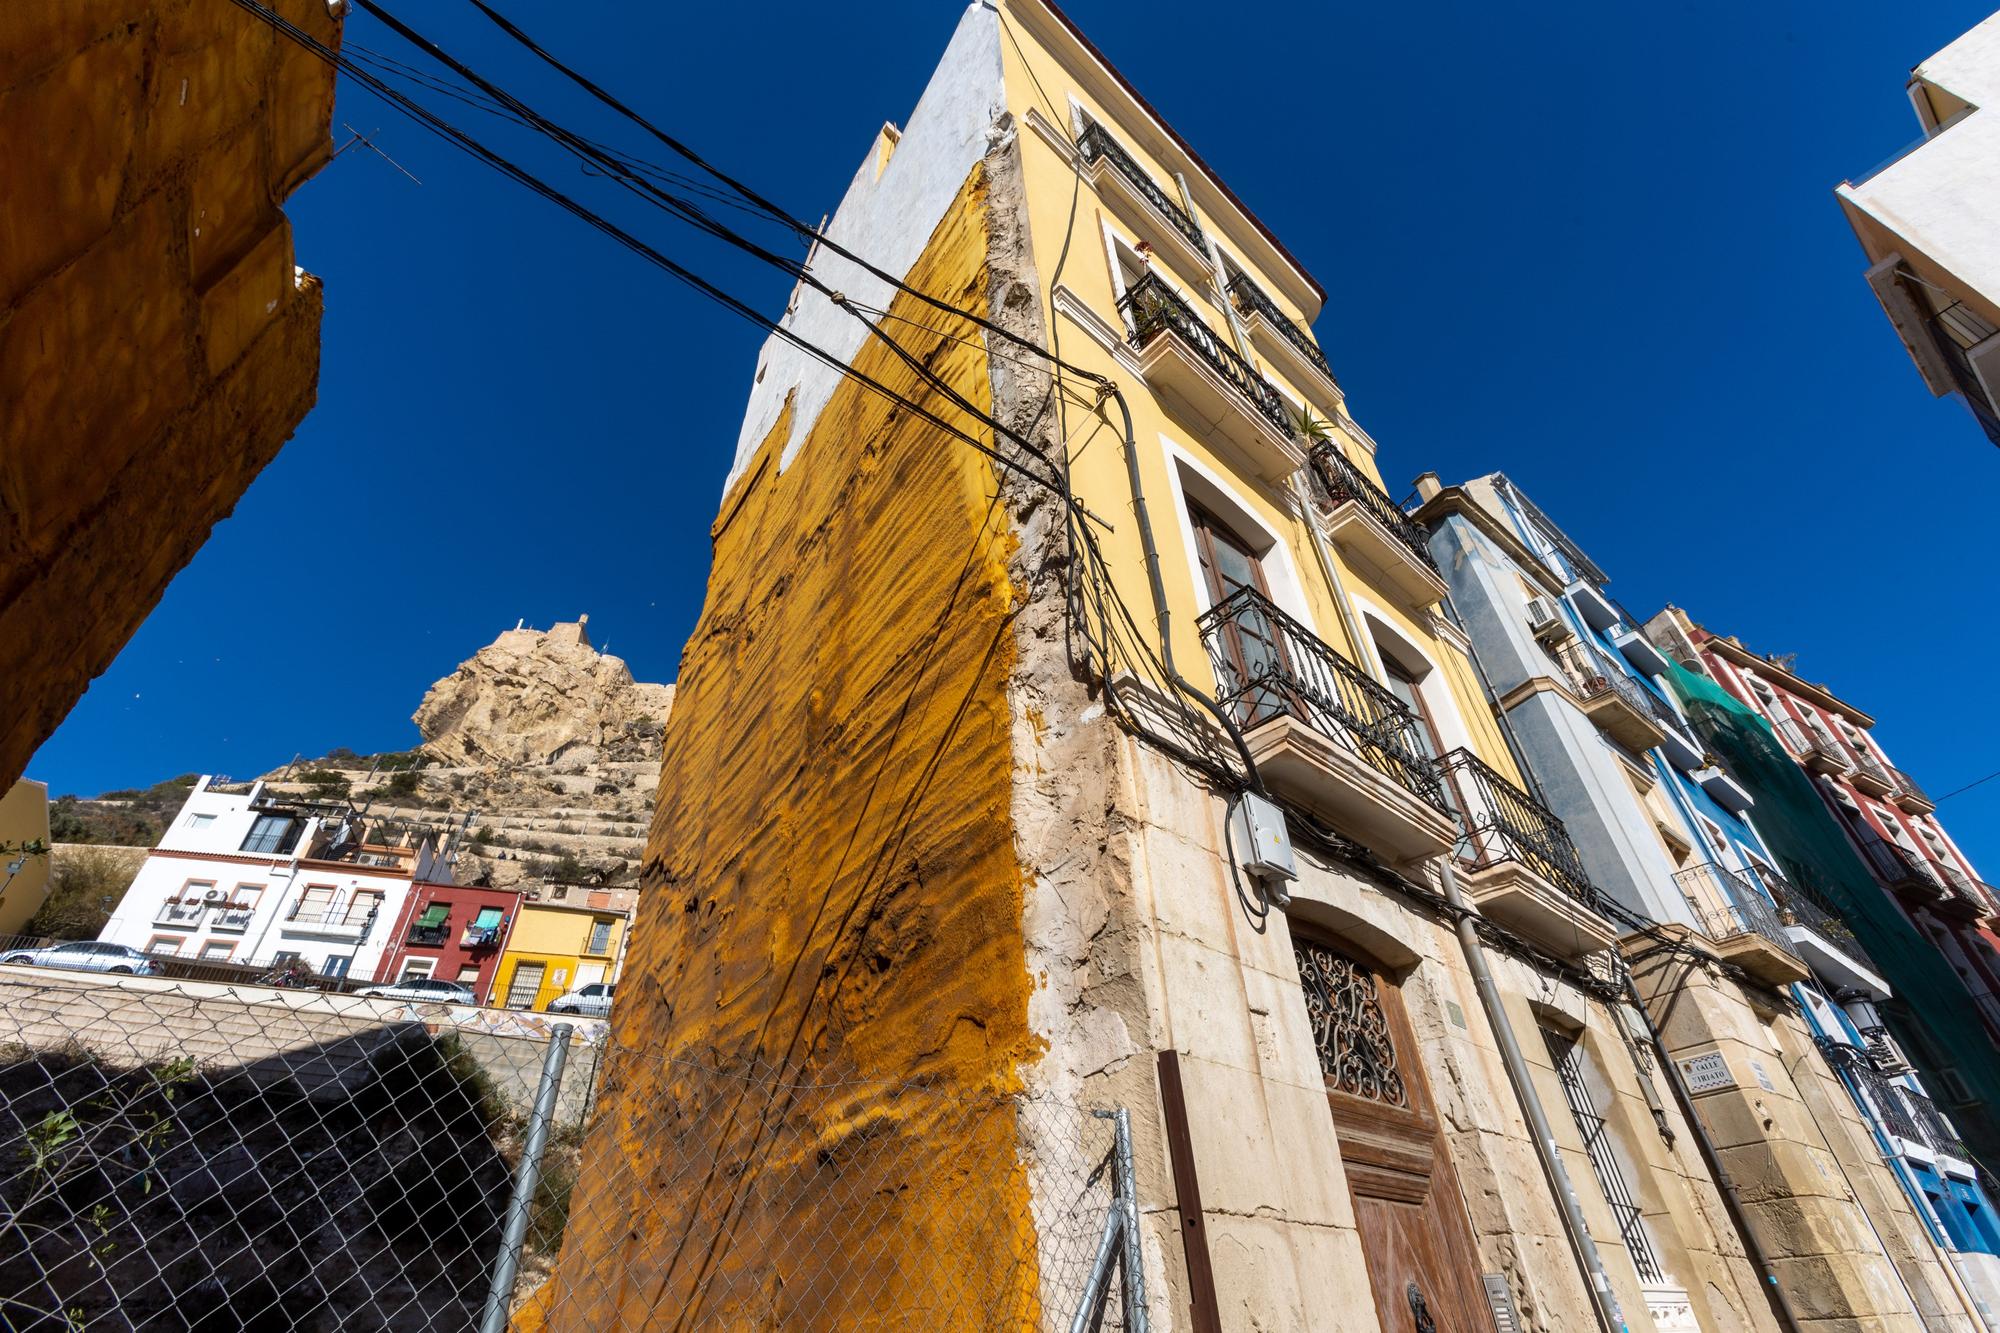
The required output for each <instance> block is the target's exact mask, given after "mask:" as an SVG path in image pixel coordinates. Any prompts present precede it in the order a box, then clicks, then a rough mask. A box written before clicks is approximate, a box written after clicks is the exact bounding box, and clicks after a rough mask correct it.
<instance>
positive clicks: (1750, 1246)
mask: <svg viewBox="0 0 2000 1333" xmlns="http://www.w3.org/2000/svg"><path fill="white" fill-rule="evenodd" d="M1619 970H1620V972H1621V973H1622V974H1623V976H1624V981H1625V993H1626V994H1627V995H1629V996H1631V997H1632V1007H1633V1008H1634V1009H1635V1010H1637V1011H1638V1014H1639V1019H1640V1021H1641V1022H1643V1023H1644V1024H1645V1025H1646V1035H1647V1036H1648V1037H1649V1038H1651V1039H1652V1043H1653V1051H1654V1055H1655V1058H1657V1059H1658V1060H1659V1062H1660V1066H1661V1068H1663V1069H1665V1070H1666V1071H1667V1083H1668V1085H1669V1086H1670V1087H1672V1088H1673V1090H1674V1098H1675V1100H1676V1101H1677V1102H1678V1103H1679V1104H1680V1108H1681V1118H1682V1119H1683V1120H1686V1121H1687V1123H1688V1129H1689V1130H1690V1131H1692V1132H1693V1134H1694V1141H1695V1146H1696V1147H1698V1148H1700V1149H1701V1159H1702V1164H1703V1165H1704V1166H1706V1167H1707V1168H1708V1174H1709V1176H1710V1178H1711V1179H1713V1180H1714V1181H1715V1188H1716V1191H1717V1192H1718V1193H1720V1194H1721V1195H1722V1206H1723V1207H1724V1208H1726V1209H1728V1211H1729V1220H1730V1221H1731V1222H1732V1223H1734V1224H1735V1227H1736V1234H1737V1235H1738V1236H1740V1237H1742V1238H1743V1249H1744V1252H1745V1253H1746V1254H1747V1255H1748V1256H1749V1259H1750V1262H1751V1263H1752V1264H1754V1265H1755V1266H1756V1268H1757V1269H1758V1271H1759V1272H1761V1273H1763V1275H1764V1280H1763V1281H1762V1282H1761V1283H1759V1284H1758V1285H1759V1286H1761V1287H1763V1289H1764V1296H1765V1298H1766V1299H1767V1300H1769V1301H1770V1303H1771V1313H1772V1314H1773V1315H1774V1316H1776V1318H1777V1320H1778V1323H1779V1325H1780V1326H1781V1327H1783V1328H1785V1329H1786V1330H1788V1333H1801V1330H1800V1326H1799V1319H1798V1315H1797V1314H1796V1313H1794V1312H1793V1310H1792V1301H1791V1298H1790V1297H1789V1296H1787V1295H1786V1294H1785V1289H1784V1288H1783V1287H1782V1286H1780V1285H1778V1275H1777V1272H1776V1271H1775V1270H1774V1269H1773V1268H1772V1267H1771V1261H1770V1258H1769V1257H1768V1255H1767V1254H1766V1252H1765V1250H1764V1246H1763V1243H1762V1242H1761V1241H1760V1240H1759V1239H1758V1238H1757V1232H1756V1229H1755V1228H1754V1227H1753V1226H1751V1224H1750V1215H1749V1214H1748V1213H1746V1212H1744V1211H1743V1200H1742V1198H1741V1197H1740V1196H1739V1195H1738V1194H1737V1193H1736V1183H1735V1182H1734V1181H1732V1180H1731V1179H1730V1178H1729V1172H1728V1171H1726V1170H1725V1169H1723V1165H1722V1156H1721V1154H1720V1153H1718V1152H1717V1151H1716V1148H1715V1140H1713V1139H1711V1138H1710V1137H1709V1136H1708V1127H1707V1126H1706V1125H1704V1124H1702V1122H1701V1117H1700V1116H1698V1115H1696V1114H1695V1110H1694V1094H1693V1093H1691V1092H1689V1091H1688V1087H1687V1084H1686V1083H1685V1082H1684V1081H1683V1080H1682V1078H1681V1069H1680V1066H1679V1065H1677V1064H1675V1063H1674V1060H1673V1057H1672V1056H1671V1055H1669V1054H1668V1053H1667V1043H1666V1041H1665V1040H1664V1039H1663V1038H1662V1037H1661V1036H1660V1030H1659V1029H1658V1028H1656V1027H1654V1026H1653V1016H1652V1015H1651V1014H1649V1013H1647V1012H1646V1004H1645V1001H1643V1000H1641V999H1640V998H1639V987H1638V984H1637V983H1636V982H1634V981H1633V980H1632V970H1631V969H1630V968H1629V967H1621V968H1620V969H1619Z"/></svg>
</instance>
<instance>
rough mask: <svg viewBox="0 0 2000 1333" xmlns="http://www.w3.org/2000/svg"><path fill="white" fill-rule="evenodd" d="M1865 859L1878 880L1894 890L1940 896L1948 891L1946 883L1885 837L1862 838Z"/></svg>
mask: <svg viewBox="0 0 2000 1333" xmlns="http://www.w3.org/2000/svg"><path fill="white" fill-rule="evenodd" d="M1861 859H1862V860H1864V861H1866V862H1867V863H1868V869H1869V870H1870V871H1871V872H1873V873H1874V875H1875V878H1877V879H1879V880H1881V881H1882V882H1883V883H1884V884H1886V885H1888V886H1889V887H1890V888H1892V889H1914V890H1916V891H1917V892H1919V893H1923V894H1928V895H1929V896H1931V897H1938V896H1940V895H1942V894H1943V893H1944V892H1945V887H1944V883H1943V881H1941V880H1940V879H1939V878H1938V877H1937V876H1936V875H1934V874H1932V873H1931V872H1930V870H1929V869H1927V868H1926V867H1925V866H1923V865H1922V864H1921V863H1919V861H1918V859H1917V858H1916V857H1914V856H1911V855H1910V854H1909V853H1908V852H1906V851H1904V850H1903V849H1902V848H1900V847H1898V846H1896V845H1895V844H1894V843H1891V842H1888V841H1885V840H1884V839H1882V838H1867V837H1864V838H1862V839H1861Z"/></svg>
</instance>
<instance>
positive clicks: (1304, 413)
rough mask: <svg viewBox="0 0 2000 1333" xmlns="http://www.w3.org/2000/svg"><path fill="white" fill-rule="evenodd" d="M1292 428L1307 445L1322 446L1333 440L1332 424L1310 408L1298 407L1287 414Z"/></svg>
mask: <svg viewBox="0 0 2000 1333" xmlns="http://www.w3.org/2000/svg"><path fill="white" fill-rule="evenodd" d="M1289 415H1290V417H1291V418H1292V428H1293V429H1294V430H1296V431H1297V432H1298V433H1299V438H1300V439H1302V440H1304V441H1305V442H1306V443H1307V444H1324V443H1325V442H1326V441H1328V440H1331V439H1332V438H1333V423H1332V422H1330V421H1328V420H1327V419H1326V418H1325V417H1322V416H1320V415H1318V414H1317V413H1315V412H1314V411H1313V410H1312V409H1311V408H1310V407H1303V406H1302V407H1299V408H1297V409H1296V410H1294V411H1292V412H1290V413H1289Z"/></svg>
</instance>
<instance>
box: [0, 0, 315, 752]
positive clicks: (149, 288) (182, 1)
mask: <svg viewBox="0 0 2000 1333" xmlns="http://www.w3.org/2000/svg"><path fill="white" fill-rule="evenodd" d="M277 8H278V9H279V11H280V12H281V13H283V14H284V15H285V16H286V17H287V18H289V19H291V20H292V21H293V22H295V23H297V24H299V25H300V26H302V27H303V28H305V29H306V30H307V31H309V32H311V33H312V34H313V35H314V36H315V37H317V38H319V39H320V40H321V41H323V42H327V43H329V44H333V43H337V42H338V40H339V25H338V23H337V21H336V20H335V19H334V18H333V17H331V16H330V14H329V12H328V9H327V6H326V5H325V4H324V3H323V0H280V3H279V4H278V5H277ZM332 110H333V69H332V67H331V66H330V65H327V64H325V63H324V62H322V61H321V60H320V59H318V58H317V57H316V56H314V55H313V54H311V53H310V52H308V51H306V50H305V49H304V48H302V47H300V46H298V45H296V44H294V43H292V42H290V41H288V40H285V39H283V38H280V37H278V36H277V35H276V34H274V33H273V32H272V30H271V29H269V28H268V27H266V26H264V25H263V24H261V23H259V22H257V21H256V20H255V19H254V18H253V17H252V16H250V15H249V14H247V13H245V12H244V11H243V10H241V9H238V8H236V7H235V6H233V5H228V4H213V3H207V2H206V0H152V2H151V3H147V2H145V0H19V3H15V4H9V5H7V6H5V7H4V12H0V143H5V144H6V145H7V146H8V162H7V177H8V183H7V189H6V190H5V191H4V193H0V676H4V677H5V678H6V679H7V680H8V682H9V684H10V687H11V689H12V694H11V696H10V702H11V703H12V705H13V707H12V708H11V709H10V711H9V714H8V717H7V719H6V721H5V722H4V723H0V782H10V781H12V780H13V778H14V777H15V776H17V775H18V774H19V773H20V771H21V769H22V766H23V765H24V764H25V763H26V761H27V759H28V756H29V755H30V754H32V753H33V752H34V750H35V748H36V746H38V745H39V744H40V743H41V741H42V740H43V739H45V738H46V737H47V736H48V734H49V733H50V732H51V731H52V730H54V728H55V727H56V725H57V724H58V723H59V722H60V721H61V720H62V718H63V716H64V715H65V714H66V713H67V712H68V711H69V709H70V707H71V705H73V704H74V703H75V701H76V699H77V698H78V697H79V696H80V695H81V694H82V692H83V690H84V688H85V687H86V686H87V685H88V684H89V683H90V681H91V680H92V678H94V677H95V676H96V675H98V673H100V672H102V671H103V670H104V668H105V667H106V666H108V665H109V664H110V662H111V660H112V658H113V657H115V656H116V655H117V653H118V650H119V649H120V648H122V647H123V646H124V644H125V642H126V640H127V639H129V638H130V637H131V635H132V633H133V631H134V630H136V629H137V628H138V626H139V624H140V622H141V621H143V620H144V619H145V617H146V615H147V614H148V613H149V612H150V611H151V610H152V608H153V607H154V605H155V604H156V603H157V602H158V601H159V598H160V596H161V594H162V593H163V592H164V591H165V588H166V585H167V582H168V580H170V579H171V578H172V577H173V576H174V574H175V573H177V572H178V571H179V570H180V569H181V568H182V567H183V566H184V565H186V564H187V562H188V560H189V559H191V558H192V557H193V555H194V553H195V551H196V550H197V549H199V548H200V546H201V544H202V542H203V541H205V540H206V539H207V536H208V533H209V530H210V529H211V528H212V527H213V526H214V525H215V523H216V522H217V521H219V520H220V519H222V518H223V517H225V516H226V515H227V514H228V513H229V512H230V510H231V509H232V508H233V507H234V505H235V503H236V501H237V499H238V498H239V497H240V496H241V495H242V494H243V491H244V489H245V488H246V487H248V486H249V484H250V482H251V481H252V480H253V479H254V478H255V477H256V475H257V473H258V472H259V471H260V470H261V469H262V468H263V467H264V465H265V464H266V463H268V462H270V460H271V459H272V457H273V456H275V454H276V453H277V451H278V448H279V446H280V445H282V444H283V443H284V441H285V440H286V439H287V438H288V437H289V436H290V435H291V433H292V431H293V429H294V428H295V427H296V426H297V425H298V422H299V420H300V419H301V418H302V417H303V416H304V415H305V413H306V412H307V411H308V410H309V409H310V408H311V406H312V404H313V401H314V396H315V393H316V391H317V386H318V379H319V324H320V310H321V298H320V288H319V283H318V281H317V280H316V279H314V278H312V277H310V276H309V275H307V274H305V273H304V272H302V271H301V270H299V269H298V268H296V267H295V265H294V262H293V254H292V242H291V228H290V225H289V224H288V222H287V221H286V218H285V215H284V213H283V212H282V211H281V209H280V205H281V204H282V203H283V202H284V200H285V198H286V197H287V196H288V195H290V193H291V192H292V190H293V189H295V188H296V187H297V186H298V185H299V183H300V182H301V181H303V180H305V179H306V178H307V177H308V176H310V175H312V173H313V172H315V171H317V170H318V169H319V168H320V167H321V166H323V165H325V163H326V162H327V161H328V159H329V158H330V156H331V153H332V149H333V145H332V140H331V138H330V135H329V129H328V125H329V119H330V117H331V115H332Z"/></svg>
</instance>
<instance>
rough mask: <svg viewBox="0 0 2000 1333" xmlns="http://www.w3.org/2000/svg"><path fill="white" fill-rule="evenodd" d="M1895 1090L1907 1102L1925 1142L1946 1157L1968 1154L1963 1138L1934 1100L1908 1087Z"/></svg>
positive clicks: (1959, 1156)
mask: <svg viewBox="0 0 2000 1333" xmlns="http://www.w3.org/2000/svg"><path fill="white" fill-rule="evenodd" d="M1896 1091H1898V1092H1900V1093H1902V1094H1903V1100H1904V1101H1905V1102H1907V1103H1909V1107H1910V1116H1911V1118H1912V1119H1913V1120H1915V1121H1916V1122H1917V1128H1919V1129H1921V1130H1922V1131H1923V1132H1924V1141H1925V1142H1926V1143H1928V1144H1930V1145H1931V1147H1933V1148H1935V1149H1937V1150H1938V1151H1939V1152H1941V1153H1943V1154H1945V1156H1947V1157H1958V1158H1964V1157H1966V1156H1967V1155H1968V1154H1967V1153H1966V1151H1965V1142H1964V1140H1962V1139H1960V1138H1959V1137H1958V1131H1957V1130H1955V1129H1953V1128H1952V1127H1951V1121H1949V1120H1947V1119H1945V1118H1944V1112H1942V1111H1940V1110H1938V1109H1937V1103H1936V1102H1934V1101H1932V1100H1931V1099H1930V1098H1929V1097H1927V1096H1925V1095H1924V1094H1923V1093H1921V1092H1916V1091H1913V1090H1911V1089H1909V1088H1904V1087H1898V1088H1897V1089H1896Z"/></svg>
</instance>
